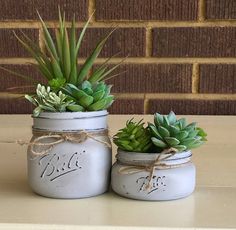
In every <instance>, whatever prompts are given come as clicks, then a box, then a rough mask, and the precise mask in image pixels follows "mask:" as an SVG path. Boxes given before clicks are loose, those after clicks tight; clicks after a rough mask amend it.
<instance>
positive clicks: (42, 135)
mask: <svg viewBox="0 0 236 230" xmlns="http://www.w3.org/2000/svg"><path fill="white" fill-rule="evenodd" d="M33 135H37V136H38V137H36V138H35V139H34V140H33V141H31V142H26V141H23V140H15V141H4V142H2V143H16V144H19V145H27V146H28V147H30V151H31V153H32V154H33V155H34V156H42V155H46V154H48V153H49V152H50V151H51V150H52V149H53V147H54V146H55V145H58V144H60V143H62V142H65V141H68V142H71V143H83V142H85V141H86V140H87V139H88V138H90V139H93V140H94V141H97V142H98V143H101V144H104V145H105V146H107V147H108V148H111V144H110V142H107V141H102V140H99V139H97V138H96V137H98V136H108V130H106V129H105V130H101V131H97V130H96V131H84V130H82V131H78V132H47V131H41V130H36V129H33ZM35 147H45V149H40V150H37V151H36V150H35Z"/></svg>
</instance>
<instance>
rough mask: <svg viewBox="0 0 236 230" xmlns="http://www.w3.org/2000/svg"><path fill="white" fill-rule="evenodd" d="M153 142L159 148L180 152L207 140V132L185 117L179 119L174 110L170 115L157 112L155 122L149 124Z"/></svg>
mask: <svg viewBox="0 0 236 230" xmlns="http://www.w3.org/2000/svg"><path fill="white" fill-rule="evenodd" d="M148 127H149V129H150V132H151V134H152V138H151V140H152V142H153V144H154V145H155V146H156V147H157V148H158V150H160V149H161V150H165V149H170V148H173V149H176V150H177V151H178V152H182V151H186V150H190V149H193V148H197V147H199V146H200V145H202V144H203V143H204V142H205V141H206V135H207V134H206V133H205V132H204V131H203V129H201V128H199V127H197V126H196V122H193V123H190V124H187V122H186V119H185V118H181V119H177V118H176V115H175V113H174V112H172V111H171V112H170V113H169V114H168V115H161V114H159V113H156V114H155V115H154V124H151V123H149V125H148Z"/></svg>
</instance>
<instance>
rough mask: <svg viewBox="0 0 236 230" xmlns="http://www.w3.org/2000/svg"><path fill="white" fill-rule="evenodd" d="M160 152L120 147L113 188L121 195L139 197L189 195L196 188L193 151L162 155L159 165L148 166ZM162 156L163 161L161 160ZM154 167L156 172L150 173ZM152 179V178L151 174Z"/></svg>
mask: <svg viewBox="0 0 236 230" xmlns="http://www.w3.org/2000/svg"><path fill="white" fill-rule="evenodd" d="M159 155H160V154H157V153H155V154H153V153H137V152H125V151H121V150H118V154H117V156H116V157H117V161H116V162H115V164H114V165H113V167H112V174H111V185H112V189H113V190H114V191H115V192H116V193H117V194H119V195H121V196H124V197H128V198H132V199H138V200H156V201H157V200H174V199H179V198H183V197H186V196H189V195H190V194H191V193H192V192H193V191H194V188H195V174H196V170H195V166H194V164H193V163H192V162H190V159H191V156H192V154H191V151H186V152H181V153H176V154H175V155H172V156H170V157H169V158H168V159H163V158H165V157H166V155H164V154H162V155H161V156H160V158H159V162H158V164H159V166H157V167H155V168H150V167H149V166H150V165H152V164H153V162H154V161H155V160H156V159H157V158H158V156H159ZM161 159H163V160H161ZM151 169H154V170H153V174H151V171H152V170H151ZM151 175H152V178H151V180H150V176H151Z"/></svg>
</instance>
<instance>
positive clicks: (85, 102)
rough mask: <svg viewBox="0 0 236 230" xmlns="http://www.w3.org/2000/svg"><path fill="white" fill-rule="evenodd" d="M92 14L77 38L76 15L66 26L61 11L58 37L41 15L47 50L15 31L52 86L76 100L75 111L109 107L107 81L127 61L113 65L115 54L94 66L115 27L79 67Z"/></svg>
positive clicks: (56, 32)
mask: <svg viewBox="0 0 236 230" xmlns="http://www.w3.org/2000/svg"><path fill="white" fill-rule="evenodd" d="M38 15H39V13H38ZM91 17H92V16H91ZM91 17H90V19H89V20H88V21H87V22H86V24H85V26H84V27H83V29H82V31H81V32H80V34H79V36H78V38H77V34H76V33H77V30H76V26H75V17H74V18H73V20H72V22H71V26H70V28H66V21H65V14H64V15H63V16H62V15H61V12H60V10H59V28H54V32H55V33H54V35H55V36H53V35H52V34H51V31H50V30H51V29H50V30H49V29H48V27H47V26H46V24H45V22H44V21H43V19H42V18H41V16H40V15H39V19H40V21H41V25H42V31H43V36H42V42H43V46H44V47H45V51H44V50H42V49H41V47H40V46H39V45H36V44H35V42H34V41H32V40H31V39H30V38H29V37H28V36H27V35H26V34H25V33H23V32H22V36H18V35H16V34H15V36H16V38H17V39H18V41H19V42H20V43H21V45H22V46H23V47H24V48H25V49H26V50H27V51H28V52H29V53H30V54H31V56H32V57H33V58H34V59H35V61H36V63H37V65H36V64H35V63H32V65H33V66H35V67H36V68H37V69H38V70H39V71H40V72H41V74H42V75H43V76H44V77H45V78H46V80H47V84H48V85H49V86H50V89H51V90H52V91H53V92H55V93H56V94H57V93H58V92H59V91H63V93H64V94H68V96H69V97H70V98H71V100H73V101H74V102H75V104H76V105H75V104H74V105H73V106H69V107H68V109H70V110H71V111H88V110H89V111H94V110H103V109H106V108H107V107H109V106H110V105H111V104H112V102H113V99H114V97H113V96H112V95H109V94H110V89H111V86H109V85H106V84H105V83H104V81H105V80H107V79H109V78H111V77H114V76H116V75H118V74H113V71H114V70H115V69H116V68H117V67H118V66H119V65H120V64H121V63H122V62H123V61H124V60H125V59H123V60H122V61H121V62H120V63H118V64H116V65H114V66H112V67H109V65H108V62H109V61H110V59H111V58H112V57H111V58H108V59H107V60H106V61H105V62H104V63H103V64H102V65H100V66H99V67H97V68H94V66H93V65H94V62H95V60H96V58H97V57H98V55H99V54H100V52H101V50H102V49H103V47H104V45H105V43H106V41H107V40H108V38H109V37H110V35H111V34H112V33H113V31H114V30H115V29H111V31H109V32H108V33H107V34H106V35H105V36H104V37H103V38H102V39H101V40H100V41H99V42H98V44H97V45H96V47H95V49H94V50H93V51H92V53H91V55H90V56H89V57H88V58H87V59H86V60H85V62H84V64H83V65H82V66H81V67H78V63H77V61H78V54H79V51H80V48H81V43H82V40H83V38H84V35H85V32H86V29H87V27H88V25H89V22H90V20H91ZM54 37H55V38H54ZM113 57H114V56H113ZM0 68H1V69H4V70H5V71H8V72H10V73H11V74H15V75H17V76H19V77H21V78H24V79H31V81H32V79H33V78H32V77H28V76H25V75H23V74H20V73H17V72H14V71H12V70H8V69H6V68H4V67H0ZM60 94H61V93H60ZM45 109H46V108H45ZM49 111H51V110H49Z"/></svg>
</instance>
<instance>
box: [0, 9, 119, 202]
mask: <svg viewBox="0 0 236 230" xmlns="http://www.w3.org/2000/svg"><path fill="white" fill-rule="evenodd" d="M39 19H40V21H41V26H42V31H43V37H42V41H43V46H44V47H45V51H44V50H42V49H41V48H40V46H39V45H37V44H35V43H34V41H32V40H31V39H30V38H29V37H28V36H27V35H26V34H25V33H23V32H22V34H21V36H19V35H16V34H15V36H16V38H17V39H18V41H19V42H20V43H21V45H22V46H23V47H24V48H25V49H26V50H27V51H28V52H29V53H30V54H31V56H32V57H33V58H34V59H35V61H36V63H37V64H33V65H34V66H35V67H36V68H37V69H38V70H39V71H40V73H41V74H42V76H44V77H45V79H46V82H47V83H46V85H45V84H42V83H39V82H38V84H37V87H36V93H33V94H31V95H25V98H26V99H27V100H29V101H30V102H31V103H32V104H33V105H34V106H35V109H34V111H33V138H32V139H31V142H30V143H29V146H28V180H29V184H30V186H31V188H32V189H33V190H34V191H35V192H36V193H38V194H40V195H43V196H47V197H54V198H83V197H90V196H95V195H99V194H101V193H104V192H105V191H107V189H108V186H109V180H110V168H111V145H110V140H109V138H108V132H107V115H108V112H107V108H108V107H109V106H111V104H112V103H113V101H114V96H113V95H111V93H110V91H111V87H112V86H111V85H109V84H107V83H106V82H105V81H106V80H107V79H109V78H111V77H113V76H115V75H116V74H113V72H114V70H115V69H116V68H117V67H118V66H119V65H120V64H121V62H123V61H121V62H120V63H118V64H117V65H113V66H112V67H109V65H108V63H109V60H110V59H111V58H108V59H107V60H106V61H105V62H104V63H103V64H101V65H100V66H99V67H97V68H95V67H94V62H95V60H96V58H97V57H98V55H99V54H100V52H101V50H102V49H103V47H104V45H105V43H106V41H107V40H108V38H109V37H110V36H111V34H112V33H113V31H114V30H115V29H111V31H110V32H109V33H107V34H106V35H105V36H104V37H103V38H102V39H101V40H100V41H99V42H98V43H97V44H96V47H95V49H94V50H93V51H92V53H91V55H90V56H89V57H87V58H86V60H85V62H84V64H83V65H82V66H80V67H79V66H78V63H77V62H78V56H79V52H80V49H81V44H82V41H83V38H84V35H85V32H86V29H87V27H88V25H89V22H90V19H91V18H90V19H89V20H88V21H87V22H86V24H85V26H84V27H83V29H82V31H81V32H80V33H79V35H78V36H77V29H76V23H75V17H74V18H73V20H72V22H71V26H70V27H69V28H67V27H66V20H65V14H64V15H63V16H62V14H61V12H60V10H59V27H58V28H57V27H55V28H52V29H51V28H50V29H49V28H48V27H47V25H46V23H45V22H44V21H43V19H42V18H41V17H40V15H39ZM1 68H2V69H4V70H6V71H8V72H10V73H13V74H16V75H18V76H19V77H23V78H28V77H27V76H24V75H22V74H18V73H16V72H13V71H11V70H8V69H5V68H3V67H1ZM98 172H99V173H98Z"/></svg>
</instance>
